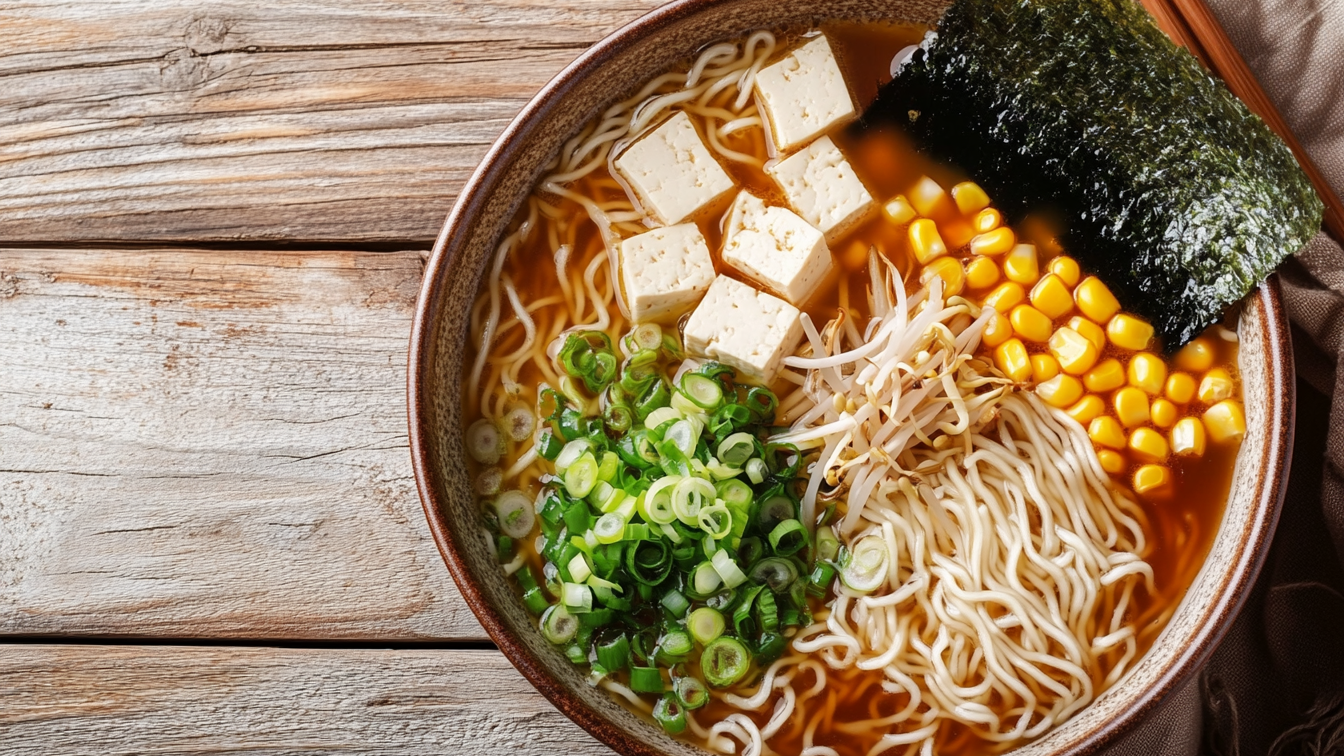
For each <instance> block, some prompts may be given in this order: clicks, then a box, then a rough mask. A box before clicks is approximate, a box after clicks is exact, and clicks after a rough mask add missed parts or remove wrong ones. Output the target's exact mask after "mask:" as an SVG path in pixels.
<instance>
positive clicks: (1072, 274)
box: [1045, 255, 1083, 288]
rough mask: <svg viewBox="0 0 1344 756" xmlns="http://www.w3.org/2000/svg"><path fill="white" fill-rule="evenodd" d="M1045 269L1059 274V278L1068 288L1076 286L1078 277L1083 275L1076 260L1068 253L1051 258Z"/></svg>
mask: <svg viewBox="0 0 1344 756" xmlns="http://www.w3.org/2000/svg"><path fill="white" fill-rule="evenodd" d="M1045 269H1046V270H1048V271H1050V272H1051V273H1054V274H1055V275H1057V276H1059V280H1061V281H1063V282H1064V285H1065V286H1068V287H1069V288H1073V287H1075V286H1077V285H1078V279H1079V278H1080V277H1081V276H1082V275H1083V271H1082V269H1080V268H1079V267H1078V261H1077V260H1074V259H1073V258H1072V257H1069V256H1068V255H1060V256H1059V257H1056V258H1055V259H1053V260H1051V261H1050V264H1049V265H1047V266H1045Z"/></svg>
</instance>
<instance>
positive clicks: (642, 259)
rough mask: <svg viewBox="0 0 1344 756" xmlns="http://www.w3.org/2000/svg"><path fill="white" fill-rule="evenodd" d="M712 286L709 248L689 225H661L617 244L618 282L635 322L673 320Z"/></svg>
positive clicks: (696, 229)
mask: <svg viewBox="0 0 1344 756" xmlns="http://www.w3.org/2000/svg"><path fill="white" fill-rule="evenodd" d="M713 282H714V261H713V260H712V259H711V258H710V256H709V244H707V243H706V242H705V237H704V236H703V235H701V233H700V229H699V228H698V227H697V226H696V225H695V224H694V223H683V224H681V225H678V226H663V227H661V228H655V229H653V230H652V231H647V232H645V233H642V234H640V235H638V236H632V237H630V238H628V239H624V240H622V241H621V283H622V285H623V286H624V288H625V304H626V307H628V308H629V310H630V318H631V319H632V320H634V322H636V323H646V322H649V321H662V322H672V321H675V320H676V319H677V318H679V317H681V314H682V313H684V312H686V311H687V310H690V309H691V308H692V307H694V306H695V303H696V302H699V301H700V297H702V296H704V294H705V291H706V290H708V289H709V285H710V284H711V283H713Z"/></svg>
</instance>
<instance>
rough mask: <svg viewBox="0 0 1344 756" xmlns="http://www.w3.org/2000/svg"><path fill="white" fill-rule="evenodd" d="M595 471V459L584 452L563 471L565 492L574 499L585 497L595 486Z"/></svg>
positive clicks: (589, 453) (590, 454) (590, 453)
mask: <svg viewBox="0 0 1344 756" xmlns="http://www.w3.org/2000/svg"><path fill="white" fill-rule="evenodd" d="M562 454H563V452H562ZM597 470H598V467H597V458H596V457H594V456H593V455H592V452H584V453H583V456H581V457H579V458H578V459H576V460H574V463H573V464H571V465H570V466H569V467H568V468H566V469H565V492H566V493H568V494H569V495H570V496H573V497H574V498H576V499H582V498H583V497H585V496H587V495H588V494H589V493H591V492H592V490H593V487H594V486H596V485H597Z"/></svg>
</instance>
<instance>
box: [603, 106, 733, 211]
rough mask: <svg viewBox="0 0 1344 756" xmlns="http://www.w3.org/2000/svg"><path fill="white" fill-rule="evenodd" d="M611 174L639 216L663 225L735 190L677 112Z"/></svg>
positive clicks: (628, 151)
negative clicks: (630, 195)
mask: <svg viewBox="0 0 1344 756" xmlns="http://www.w3.org/2000/svg"><path fill="white" fill-rule="evenodd" d="M616 170H617V172H619V173H620V174H621V178H623V179H625V182H626V184H628V185H629V186H630V188H631V189H632V190H634V192H635V194H636V195H637V196H638V199H639V204H640V205H642V206H643V207H644V210H645V212H647V213H649V214H650V215H652V216H653V218H654V219H655V220H657V221H658V222H659V223H661V224H662V225H664V226H670V225H672V224H674V223H680V222H682V221H684V220H686V219H687V218H689V217H690V216H691V215H694V214H695V212H696V211H697V210H699V209H700V208H702V207H704V206H705V205H708V204H709V203H711V202H713V201H714V200H716V199H718V198H719V197H722V196H723V195H724V194H726V193H728V192H730V191H732V189H733V187H735V186H736V184H734V183H733V179H732V177H730V176H729V175H728V173H727V171H725V170H723V166H721V165H719V163H718V161H717V160H715V159H714V156H713V155H712V154H710V152H709V148H707V147H705V143H704V142H702V141H700V134H699V132H697V131H696V130H695V126H694V124H692V123H691V119H690V117H689V116H687V115H686V114H685V113H681V112H678V113H677V114H676V115H674V116H672V117H671V118H669V119H667V120H666V121H664V122H663V124H662V125H660V126H659V127H658V128H656V129H654V130H653V131H652V132H650V133H649V134H646V135H644V136H643V137H641V138H640V139H639V141H637V142H635V143H634V144H632V145H630V146H629V147H627V148H626V150H625V151H624V152H622V153H621V155H620V157H618V158H616Z"/></svg>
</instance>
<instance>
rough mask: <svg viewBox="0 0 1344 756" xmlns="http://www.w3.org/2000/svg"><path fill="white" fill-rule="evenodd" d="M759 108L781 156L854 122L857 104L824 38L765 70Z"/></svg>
mask: <svg viewBox="0 0 1344 756" xmlns="http://www.w3.org/2000/svg"><path fill="white" fill-rule="evenodd" d="M756 102H757V103H758V104H759V105H760V108H761V112H763V113H765V117H766V120H767V122H768V123H769V125H770V136H771V138H772V139H773V140H774V143H775V147H776V148H777V149H778V150H779V151H780V152H792V151H793V150H794V149H796V148H797V147H799V146H801V145H804V144H806V143H808V142H810V141H812V140H813V139H815V138H816V137H817V136H819V135H820V134H821V133H822V132H824V131H826V130H827V129H829V128H830V127H832V126H834V125H835V124H837V123H840V122H841V121H846V120H849V119H850V118H853V117H854V98H853V97H851V96H850V94H849V87H847V86H846V85H845V77H844V74H842V73H840V64H839V63H836V61H835V55H833V54H832V53H831V45H830V42H828V41H827V40H826V36H825V35H824V34H823V35H820V36H818V37H817V38H816V39H813V40H811V41H810V42H808V43H807V44H805V45H803V46H802V47H800V48H798V49H797V50H794V51H793V52H792V53H789V55H787V56H785V58H784V59H783V60H781V61H779V62H778V63H775V64H773V65H770V66H766V67H765V68H763V69H761V71H760V72H759V73H757V74H756Z"/></svg>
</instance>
